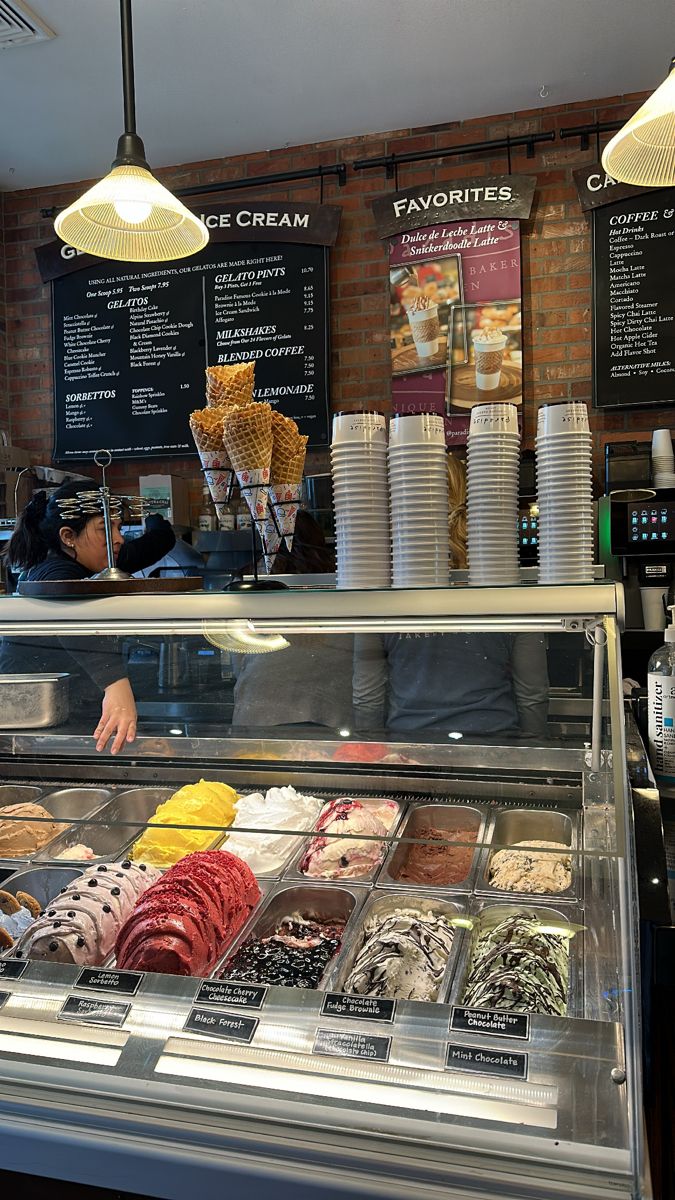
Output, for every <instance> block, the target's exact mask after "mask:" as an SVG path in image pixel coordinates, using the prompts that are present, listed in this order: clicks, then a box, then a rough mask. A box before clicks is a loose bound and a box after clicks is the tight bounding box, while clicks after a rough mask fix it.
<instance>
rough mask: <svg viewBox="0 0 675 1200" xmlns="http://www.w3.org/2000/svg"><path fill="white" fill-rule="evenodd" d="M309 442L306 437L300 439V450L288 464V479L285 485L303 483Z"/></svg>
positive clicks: (285, 480) (298, 449)
mask: <svg viewBox="0 0 675 1200" xmlns="http://www.w3.org/2000/svg"><path fill="white" fill-rule="evenodd" d="M307 441H308V439H307V438H306V437H300V438H299V440H298V448H297V450H296V453H295V455H294V456H293V458H292V459H291V461H290V463H289V464H288V478H287V479H284V480H283V482H284V483H302V472H303V471H304V469H305V458H306V456H307Z"/></svg>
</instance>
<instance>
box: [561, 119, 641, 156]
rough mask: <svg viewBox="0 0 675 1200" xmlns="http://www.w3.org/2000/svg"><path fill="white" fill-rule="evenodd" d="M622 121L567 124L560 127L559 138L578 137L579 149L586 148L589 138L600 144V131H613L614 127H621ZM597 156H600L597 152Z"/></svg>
mask: <svg viewBox="0 0 675 1200" xmlns="http://www.w3.org/2000/svg"><path fill="white" fill-rule="evenodd" d="M625 124H626V122H625V120H624V121H592V122H591V123H590V124H588V125H568V126H567V128H566V129H560V130H559V133H560V138H561V140H562V141H565V139H566V138H574V137H578V138H579V139H580V143H581V144H580V146H579V149H580V150H588V148H589V146H590V144H591V138H592V137H594V138H595V139H596V142H597V143H598V150H599V146H600V134H601V133H613V132H614V130H615V129H621V126H622V125H625ZM598 157H600V155H599V153H598Z"/></svg>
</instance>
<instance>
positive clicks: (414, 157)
mask: <svg viewBox="0 0 675 1200" xmlns="http://www.w3.org/2000/svg"><path fill="white" fill-rule="evenodd" d="M554 141H555V130H553V129H551V130H550V131H549V132H547V133H527V134H523V135H522V136H519V137H510V136H507V137H505V138H497V139H496V141H494V142H473V143H472V144H471V145H464V146H445V147H442V148H440V149H438V150H413V151H411V152H410V153H408V154H396V153H392V154H383V155H380V156H379V157H378V158H358V159H357V160H356V162H353V163H352V166H353V168H354V170H355V171H374V170H377V169H378V167H385V168H386V171H387V177H388V178H391V176H392V175H393V174H394V171H395V170H396V168H397V167H399V166H401V164H402V163H412V162H426V161H428V160H429V159H433V158H455V157H457V156H459V155H460V154H489V153H490V151H493V152H499V151H503V150H506V151H507V153H510V151H511V150H514V149H515V148H516V147H517V146H527V157H528V158H534V147H535V144H536V143H538V142H554Z"/></svg>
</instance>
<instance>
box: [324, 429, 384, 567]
mask: <svg viewBox="0 0 675 1200" xmlns="http://www.w3.org/2000/svg"><path fill="white" fill-rule="evenodd" d="M330 458H331V472H332V476H333V503H334V507H335V538H336V551H337V586H338V587H339V588H364V587H390V585H391V554H390V546H389V505H388V496H387V431H386V424H385V419H384V417H383V416H381V415H380V413H339V414H338V415H337V416H336V417H334V418H333V441H332V443H331V448H330Z"/></svg>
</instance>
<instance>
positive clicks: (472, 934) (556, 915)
mask: <svg viewBox="0 0 675 1200" xmlns="http://www.w3.org/2000/svg"><path fill="white" fill-rule="evenodd" d="M516 915H522V916H524V917H527V918H528V919H531V920H535V921H537V922H539V923H540V924H541V926H542V932H555V931H556V930H560V931H561V932H562V934H563V935H564V937H565V939H566V941H567V944H568V950H569V976H568V986H567V1012H566V1016H568V1017H583V1015H584V990H583V984H584V980H583V970H584V919H583V910H582V909H581V907H580V906H579V905H576V904H575V905H572V904H566V905H561V906H556V905H554V904H551V905H548V904H537V903H536V901H535V902H532V897H529V903H528V902H524V901H517V902H514V903H508V904H507V903H504V902H497V903H495V902H490V901H489V900H483V899H478V898H476V899H474V901H473V902H472V903H471V905H470V908H469V922H470V926H471V928H470V931H469V930H467V934H466V937H465V939H464V943H463V946H462V950H461V954H460V959H459V962H458V964H457V970H456V973H455V977H454V980H453V983H452V987H451V989H450V994H449V996H448V1003H450V1004H453V1005H464V1004H466V1000H465V998H464V997H465V995H466V990H467V985H468V983H469V978H470V973H471V965H472V958H473V953H474V949H475V947H476V943H477V941H478V938H479V936H480V934H481V933H482V932H483V931H484V930H488V931H489V930H490V929H493V928H494V927H495V926H496V925H498V924H499V923H500V922H501V921H504V920H506V918H508V917H511V916H516ZM477 1007H484V1008H486V1009H490V1007H491V1005H490V1004H485V1005H479V1006H477ZM492 1008H493V1009H494V1008H495V1005H492ZM497 1010H498V1011H508V1012H512V1011H514V1010H513V1009H499V1008H498V1006H497ZM517 1011H520V1010H517ZM523 1011H527V1010H523Z"/></svg>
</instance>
